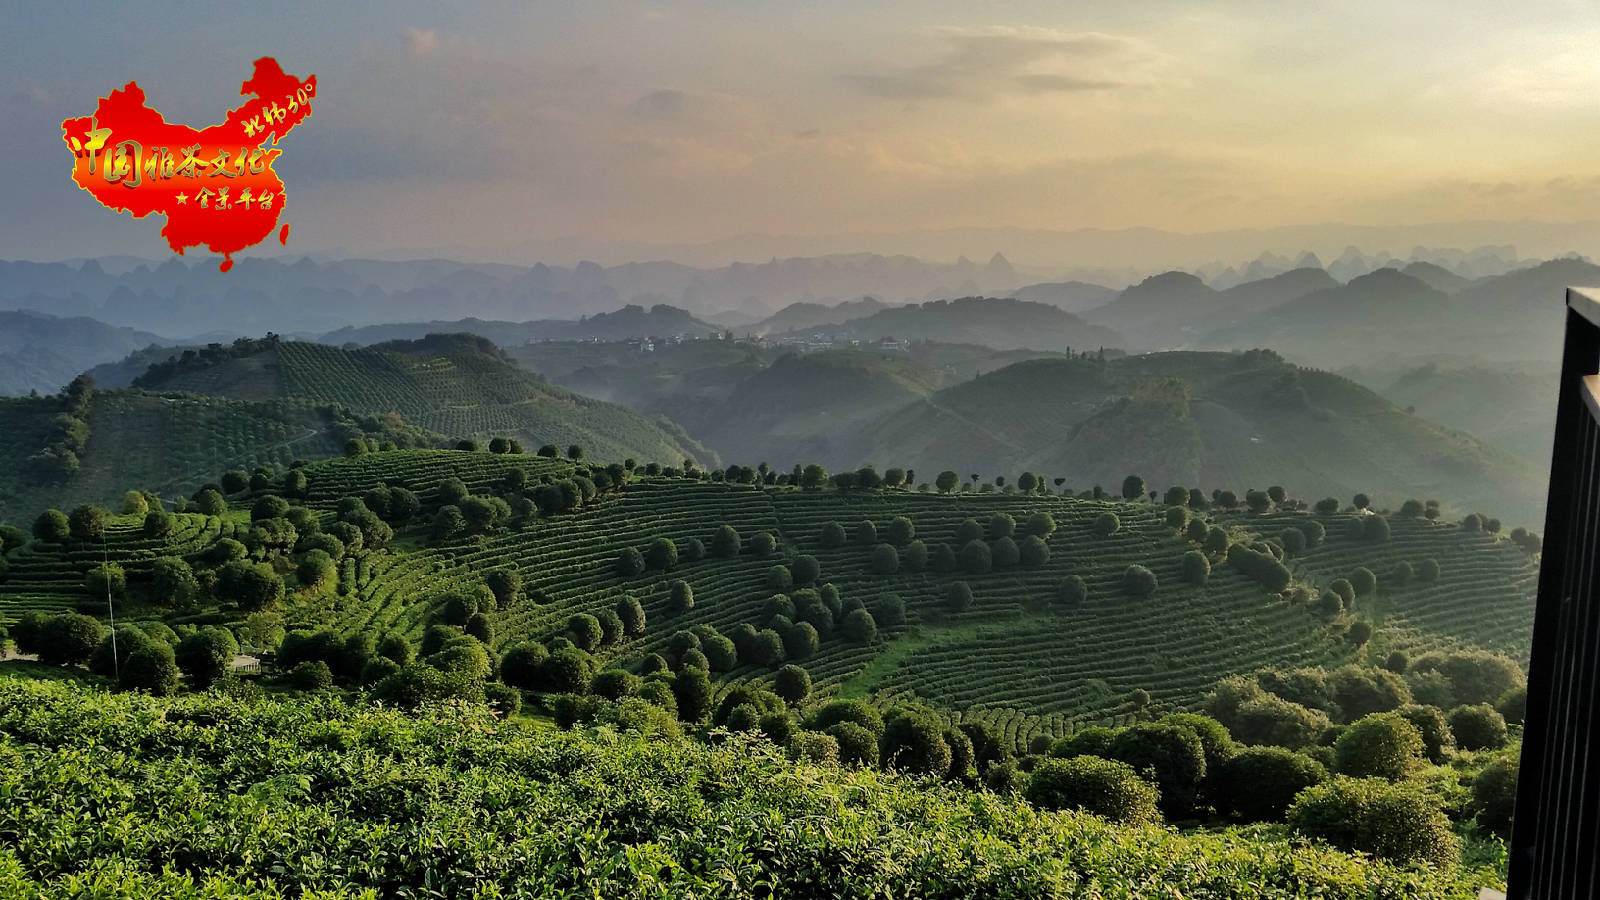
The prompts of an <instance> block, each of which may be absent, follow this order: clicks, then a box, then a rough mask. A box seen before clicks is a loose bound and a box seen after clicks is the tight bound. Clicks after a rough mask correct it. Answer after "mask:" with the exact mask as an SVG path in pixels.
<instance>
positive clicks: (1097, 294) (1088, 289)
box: [1011, 281, 1117, 313]
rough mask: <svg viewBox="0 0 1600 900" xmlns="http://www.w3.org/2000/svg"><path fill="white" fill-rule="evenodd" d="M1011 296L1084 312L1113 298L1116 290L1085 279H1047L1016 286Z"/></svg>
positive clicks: (1071, 311)
mask: <svg viewBox="0 0 1600 900" xmlns="http://www.w3.org/2000/svg"><path fill="white" fill-rule="evenodd" d="M1011 296H1013V297H1015V298H1017V299H1018V300H1028V301H1030V302H1033V303H1048V304H1050V305H1051V306H1057V307H1060V308H1061V309H1064V310H1066V311H1067V312H1070V313H1084V312H1087V311H1089V310H1091V309H1094V308H1095V307H1098V306H1104V305H1106V304H1107V303H1110V302H1111V301H1112V300H1115V299H1116V297H1117V291H1116V289H1115V288H1108V287H1105V286H1103V285H1098V284H1090V283H1088V282H1086V281H1048V282H1044V283H1042V284H1030V285H1027V286H1025V287H1020V288H1017V289H1016V290H1014V291H1012V292H1011Z"/></svg>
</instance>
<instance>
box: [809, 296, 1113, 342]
mask: <svg viewBox="0 0 1600 900" xmlns="http://www.w3.org/2000/svg"><path fill="white" fill-rule="evenodd" d="M813 330H815V331H822V332H826V333H828V334H831V335H834V336H836V337H842V338H853V339H859V340H877V339H878V338H884V337H894V338H900V339H901V340H912V341H938V342H940V343H946V344H982V345H983V346H985V347H993V348H994V349H996V350H1020V349H1024V348H1026V349H1030V350H1054V351H1065V350H1067V349H1068V348H1072V349H1074V350H1084V349H1088V348H1099V347H1121V346H1123V345H1124V340H1123V338H1122V336H1121V335H1119V334H1117V333H1116V332H1115V331H1113V330H1111V329H1109V328H1104V327H1101V326H1099V325H1092V324H1090V323H1088V322H1086V321H1084V320H1083V319H1081V318H1079V317H1078V316H1075V315H1073V314H1071V313H1069V312H1065V311H1063V310H1061V309H1058V308H1057V307H1054V306H1049V305H1046V304H1044V303H1033V302H1029V301H1024V300H1015V299H1009V298H1003V299H1001V298H988V297H964V298H962V299H959V300H935V301H931V302H928V303H922V304H907V305H905V306H896V307H892V308H890V309H884V310H880V311H879V312H876V313H873V314H872V315H870V316H865V317H863V318H857V319H851V320H849V321H846V322H839V323H835V324H831V325H817V326H810V327H807V328H803V329H800V330H799V331H797V332H794V333H793V336H796V337H804V336H806V335H807V334H809V333H810V332H812V331H813Z"/></svg>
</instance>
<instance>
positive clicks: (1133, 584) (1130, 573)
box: [1122, 563, 1156, 597]
mask: <svg viewBox="0 0 1600 900" xmlns="http://www.w3.org/2000/svg"><path fill="white" fill-rule="evenodd" d="M1122 590H1123V591H1124V592H1126V593H1127V594H1128V596H1130V597H1148V596H1150V595H1151V594H1153V593H1155V590H1156V573H1154V572H1152V571H1150V570H1149V569H1147V568H1145V567H1144V566H1141V565H1138V564H1137V563H1136V564H1134V565H1131V566H1128V568H1126V569H1124V570H1123V572H1122Z"/></svg>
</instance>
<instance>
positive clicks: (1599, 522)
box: [1507, 288, 1600, 900]
mask: <svg viewBox="0 0 1600 900" xmlns="http://www.w3.org/2000/svg"><path fill="white" fill-rule="evenodd" d="M1597 372H1600V289H1583V288H1570V289H1568V291H1567V326H1566V339H1565V342H1564V346H1563V349H1562V354H1561V387H1560V393H1559V396H1558V400H1557V407H1556V434H1555V451H1554V453H1553V454H1552V457H1551V464H1550V499H1549V505H1548V506H1547V507H1546V512H1545V532H1544V547H1543V551H1542V559H1541V565H1540V569H1539V600H1538V606H1537V607H1536V610H1535V613H1534V621H1533V648H1532V655H1531V658H1530V664H1529V667H1528V710H1527V718H1526V724H1525V726H1524V731H1523V740H1522V763H1521V768H1520V772H1519V776H1518V785H1517V806H1516V817H1515V819H1514V821H1513V824H1512V831H1511V848H1510V850H1511V871H1510V877H1509V879H1508V891H1507V895H1508V896H1509V897H1511V898H1513V900H1558V898H1559V900H1568V898H1572V900H1577V898H1590V897H1600V715H1597V714H1600V708H1597V701H1600V552H1597V551H1600V375H1597V374H1596V373H1597Z"/></svg>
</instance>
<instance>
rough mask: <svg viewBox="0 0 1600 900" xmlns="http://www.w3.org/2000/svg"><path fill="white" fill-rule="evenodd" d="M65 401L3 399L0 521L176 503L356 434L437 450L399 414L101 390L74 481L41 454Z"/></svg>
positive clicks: (329, 452)
mask: <svg viewBox="0 0 1600 900" xmlns="http://www.w3.org/2000/svg"><path fill="white" fill-rule="evenodd" d="M61 411H62V404H61V401H60V400H59V399H58V398H55V397H44V398H18V399H0V458H3V459H5V460H6V461H7V464H6V465H3V466H0V524H4V523H19V522H23V523H25V522H26V521H27V520H29V519H31V518H32V516H33V515H35V514H36V513H38V512H39V510H41V509H44V508H45V507H47V506H51V505H56V504H59V505H61V506H63V507H67V508H70V507H72V506H75V505H77V504H79V503H97V504H103V505H107V506H113V507H114V506H116V505H117V504H118V503H119V502H120V501H121V499H122V495H123V493H124V492H126V491H127V490H129V489H130V488H132V489H138V490H147V491H154V492H156V493H158V494H160V495H161V496H163V497H167V498H169V499H170V498H172V497H175V496H177V495H180V494H185V493H188V492H189V491H192V490H194V489H195V488H196V487H198V486H199V485H200V484H202V483H203V482H205V481H207V480H209V479H212V478H215V477H216V476H217V474H218V473H219V472H222V471H225V470H229V469H242V470H244V471H251V470H253V469H255V468H256V467H257V466H263V465H286V464H287V463H289V462H290V461H291V460H295V459H316V458H318V457H325V456H335V455H338V454H339V453H341V452H342V451H343V449H344V446H345V442H346V441H348V440H349V439H350V438H353V437H362V438H370V439H371V440H374V441H378V442H382V441H390V442H394V443H396V444H398V445H399V446H424V447H425V446H436V445H438V444H440V443H443V442H444V440H445V437H444V435H440V434H433V433H431V432H426V431H424V430H421V429H417V428H415V427H413V426H410V425H407V424H406V423H404V422H402V421H399V420H397V419H394V418H392V417H377V418H372V417H359V418H358V417H353V416H351V415H349V414H348V413H346V412H345V411H343V410H339V409H336V408H333V407H331V406H328V405H326V404H318V403H313V402H310V401H306V400H294V399H289V400H267V401H243V400H228V399H225V398H221V397H203V396H198V395H194V394H157V393H152V392H147V391H137V390H120V391H102V392H96V393H95V395H94V397H93V400H92V401H91V402H90V405H89V412H88V417H87V419H86V420H85V421H86V423H87V425H88V436H87V441H86V442H85V444H84V446H83V447H81V448H79V449H78V450H76V451H75V452H74V454H73V458H74V460H75V465H74V467H73V468H72V470H71V474H70V475H63V474H62V472H61V470H60V468H59V467H57V466H48V467H41V466H40V465H39V464H38V462H37V461H36V459H35V457H36V456H37V455H38V454H39V453H40V452H41V451H42V450H44V449H45V448H47V447H49V446H50V445H51V444H52V443H54V442H55V441H57V440H59V438H58V437H57V435H58V431H57V429H56V427H55V426H54V423H55V421H56V419H57V417H58V416H59V415H60V414H61Z"/></svg>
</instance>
